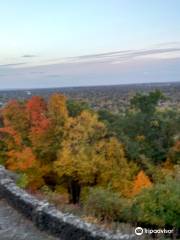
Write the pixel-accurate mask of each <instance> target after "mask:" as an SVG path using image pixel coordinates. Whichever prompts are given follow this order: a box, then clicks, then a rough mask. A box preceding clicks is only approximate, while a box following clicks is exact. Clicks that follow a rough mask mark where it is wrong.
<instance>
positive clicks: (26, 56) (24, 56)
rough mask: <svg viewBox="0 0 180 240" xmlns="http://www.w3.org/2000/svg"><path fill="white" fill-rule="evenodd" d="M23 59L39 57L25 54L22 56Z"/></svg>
mask: <svg viewBox="0 0 180 240" xmlns="http://www.w3.org/2000/svg"><path fill="white" fill-rule="evenodd" d="M22 57H23V58H34V57H37V56H36V55H31V54H25V55H23V56H22Z"/></svg>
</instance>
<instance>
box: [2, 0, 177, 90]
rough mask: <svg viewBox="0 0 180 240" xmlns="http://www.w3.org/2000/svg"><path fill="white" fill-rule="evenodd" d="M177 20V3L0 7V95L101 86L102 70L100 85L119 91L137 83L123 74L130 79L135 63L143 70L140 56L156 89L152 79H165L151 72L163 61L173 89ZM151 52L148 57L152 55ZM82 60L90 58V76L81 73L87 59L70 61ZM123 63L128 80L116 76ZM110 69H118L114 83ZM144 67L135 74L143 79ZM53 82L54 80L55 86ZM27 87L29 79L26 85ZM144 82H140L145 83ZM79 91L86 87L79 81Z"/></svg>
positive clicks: (132, 0) (96, 1)
mask: <svg viewBox="0 0 180 240" xmlns="http://www.w3.org/2000/svg"><path fill="white" fill-rule="evenodd" d="M179 12H180V1H179V0H149V1H148V0H91V1H85V0H76V1H75V0H69V1H68V0H30V1H27V0H2V1H0V33H1V34H0V36H1V37H0V88H1V87H2V88H4V87H10V86H11V87H16V86H18V87H21V86H23V87H26V86H28V87H29V86H32V87H36V86H42V87H45V86H54V85H57V86H64V85H68V86H70V85H77V83H75V82H74V81H75V80H74V79H77V82H78V81H80V79H81V78H83V79H85V78H86V77H87V79H92V82H93V83H96V81H97V84H98V83H102V84H103V76H104V75H103V71H104V68H103V67H105V68H106V71H107V68H109V72H108V73H109V79H106V82H107V83H111V82H112V79H115V80H114V81H115V82H118V83H122V82H124V81H125V82H137V81H138V78H137V77H134V79H132V80H130V77H128V76H129V75H128V73H129V74H130V73H131V74H132V69H134V68H135V69H136V65H137V62H138V64H140V62H144V60H142V59H141V58H144V55H145V58H146V61H147V64H148V63H149V64H150V65H151V66H152V65H154V66H156V71H155V72H156V73H157V76H156V77H152V80H151V81H158V79H157V77H159V80H160V81H163V79H164V77H163V76H164V75H163V76H161V74H160V73H161V72H162V69H159V70H158V69H157V65H156V62H157V61H158V64H159V62H161V64H164V61H166V64H167V63H168V64H169V65H168V69H169V76H168V81H169V80H170V81H173V80H176V81H178V79H179V77H180V72H179V68H178V67H177V69H176V77H174V78H173V73H174V70H172V69H174V65H172V60H174V59H176V64H177V62H178V61H179V59H180V14H179ZM159 49H163V51H162V52H159ZM152 50H153V51H155V52H153V54H152ZM119 51H131V54H130V55H129V54H128V56H127V55H126V52H124V53H123V56H122V52H121V54H120V53H119ZM143 51H146V53H145V54H144V52H143ZM147 51H150V52H148V53H147ZM110 52H118V57H117V56H116V55H117V54H116V53H114V55H113V56H110V55H109V53H110ZM102 53H106V56H105V59H106V60H107V59H111V64H107V62H106V66H103V67H102V65H100V62H99V61H101V62H104V61H105V59H104V57H103V59H102V55H101V54H102ZM95 54H97V55H96V56H95ZM84 55H92V56H91V58H90V59H91V63H92V62H93V64H94V66H95V69H94V68H93V69H92V66H91V67H90V66H89V65H88V66H89V67H88V66H87V62H88V64H89V62H90V60H89V57H87V56H86V57H85V58H82V59H83V60H82V59H81V60H80V62H79V58H77V57H78V56H84ZM137 55H138V59H137ZM141 55H142V56H141ZM134 56H136V59H135V57H134ZM119 58H120V60H119ZM132 58H133V65H132V62H131V61H132ZM84 59H85V61H84ZM99 59H100V60H99ZM122 59H123V64H124V62H126V63H127V62H128V63H129V65H128V64H127V66H126V71H127V76H124V78H123V79H122V75H121V74H120V72H118V69H122V64H121V63H120V62H121V61H122ZM147 59H148V60H147ZM162 59H163V60H162ZM153 60H154V61H153ZM77 62H78V63H77ZM162 62H163V63H162ZM112 63H113V64H114V63H116V64H117V63H118V66H119V67H117V70H116V71H117V73H116V74H115V76H114V72H113V71H115V70H114V68H113V70H112V66H111V65H112ZM15 64H18V65H15ZM69 64H70V66H69ZM77 64H78V66H77ZM84 64H86V67H84ZM174 64H175V63H174ZM178 64H179V62H178ZM178 64H177V65H178ZM39 65H41V66H39ZM49 65H51V66H52V65H55V68H56V70H55V69H54V68H53V69H52V68H51V69H50V68H49ZM72 65H73V69H74V70H73V71H72ZM120 65H121V66H120ZM68 66H69V67H68ZM128 66H129V68H128ZM130 66H131V68H130ZM138 66H139V65H138ZM147 66H148V65H147ZM147 66H146V70H145V69H144V65H143V64H140V66H139V72H141V71H142V73H144V72H146V73H147V72H148V71H147V69H148V67H147ZM76 67H77V68H76ZM38 68H43V73H44V74H37V72H38V73H39V72H40V71H39V70H37V69H38ZM84 68H85V69H87V71H85V70H84ZM34 69H36V70H35V71H34ZM59 69H60V70H59ZM77 69H78V70H77ZM149 69H151V67H149ZM53 71H54V72H55V73H54V72H53ZM119 71H120V70H119ZM150 71H154V68H153V69H152V70H150ZM172 71H173V72H172ZM32 72H33V74H32ZM34 72H36V74H35V73H34ZM41 72H42V71H41ZM77 72H78V74H79V75H77ZM170 72H171V73H172V79H171V77H170V76H171V75H170ZM17 73H18V74H17ZM40 75H41V76H40ZM67 75H68V76H69V77H67ZM112 75H113V76H114V78H112ZM132 75H133V74H132ZM145 75H147V74H145ZM47 76H49V78H48V80H47ZM50 76H51V77H50ZM52 76H56V81H54V80H53V79H54V78H52ZM73 76H74V79H73ZM106 76H108V74H107V75H106ZM153 76H154V75H153ZM26 79H29V80H28V84H26ZM43 79H44V82H43ZM65 79H66V80H65ZM100 79H101V81H100ZM118 79H119V80H118ZM23 80H24V83H23ZM38 81H39V82H40V83H41V84H39V82H38ZM144 81H145V82H146V81H147V79H146V77H145V78H144ZM148 81H150V80H148ZM29 82H30V83H29ZM31 83H32V84H31ZM79 84H80V85H87V83H86V80H84V82H83V80H82V82H81V83H79Z"/></svg>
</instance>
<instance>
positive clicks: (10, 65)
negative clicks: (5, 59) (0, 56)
mask: <svg viewBox="0 0 180 240" xmlns="http://www.w3.org/2000/svg"><path fill="white" fill-rule="evenodd" d="M25 64H27V63H26V62H19V63H7V64H0V67H1V68H8V67H17V66H22V65H25Z"/></svg>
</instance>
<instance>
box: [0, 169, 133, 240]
mask: <svg viewBox="0 0 180 240" xmlns="http://www.w3.org/2000/svg"><path fill="white" fill-rule="evenodd" d="M11 176H12V175H11V174H10V173H9V172H8V171H7V170H6V169H5V168H4V167H2V166H0V197H3V198H5V199H6V201H7V202H8V203H9V204H10V205H11V206H13V207H14V208H15V209H17V210H18V211H19V212H21V213H22V214H23V215H24V216H26V217H27V218H29V219H31V221H32V222H33V223H34V224H35V225H36V226H37V227H38V228H39V229H41V230H43V231H47V232H49V233H50V234H52V235H54V236H57V237H60V239H61V240H120V239H124V240H125V239H135V236H134V235H126V234H121V233H120V232H117V233H116V234H113V233H112V232H110V231H109V232H105V231H103V230H101V229H99V228H97V227H96V226H95V225H93V224H89V223H86V222H84V221H82V220H81V219H80V218H78V217H76V216H74V215H72V214H69V213H62V212H60V211H59V210H57V209H56V208H55V207H54V206H52V205H50V204H49V203H48V202H46V201H39V200H37V199H36V198H35V197H34V196H31V195H30V194H28V193H27V192H26V191H24V190H22V189H20V188H19V187H18V186H17V185H16V184H15V182H14V180H13V179H12V177H11Z"/></svg>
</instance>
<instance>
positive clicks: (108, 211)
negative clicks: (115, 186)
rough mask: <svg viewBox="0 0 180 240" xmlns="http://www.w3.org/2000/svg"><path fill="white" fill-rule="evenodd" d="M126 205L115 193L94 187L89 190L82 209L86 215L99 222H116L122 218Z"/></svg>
mask: <svg viewBox="0 0 180 240" xmlns="http://www.w3.org/2000/svg"><path fill="white" fill-rule="evenodd" d="M126 205H127V201H125V200H124V199H122V198H120V197H119V195H118V194H117V193H114V192H112V191H110V190H105V189H103V188H101V187H96V188H92V189H90V191H89V195H88V197H87V199H86V201H85V205H84V208H85V211H86V213H87V214H89V215H92V216H95V217H97V218H98V219H100V220H108V221H117V220H120V219H121V218H123V211H124V208H125V206H126Z"/></svg>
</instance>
